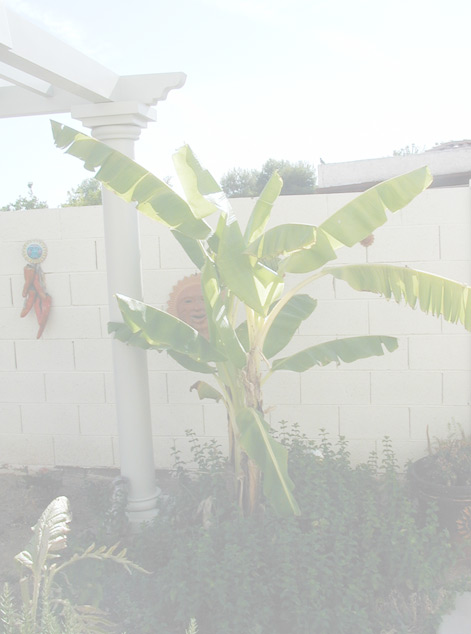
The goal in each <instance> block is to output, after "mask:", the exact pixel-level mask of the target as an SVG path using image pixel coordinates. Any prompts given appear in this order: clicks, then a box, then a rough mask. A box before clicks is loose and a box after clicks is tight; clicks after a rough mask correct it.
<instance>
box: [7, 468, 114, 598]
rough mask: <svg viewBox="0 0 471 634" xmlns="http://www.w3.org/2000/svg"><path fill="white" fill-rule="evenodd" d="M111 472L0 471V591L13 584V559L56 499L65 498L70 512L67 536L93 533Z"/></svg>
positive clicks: (15, 572)
mask: <svg viewBox="0 0 471 634" xmlns="http://www.w3.org/2000/svg"><path fill="white" fill-rule="evenodd" d="M117 475H119V473H118V471H115V470H101V469H100V470H91V469H78V468H77V469H75V468H57V469H52V470H40V471H36V472H34V471H28V470H18V471H5V470H4V471H1V470H0V589H1V588H2V587H3V583H4V582H5V581H8V582H9V583H11V584H15V583H16V582H17V581H18V577H19V567H18V565H17V564H16V562H15V561H14V556H15V555H16V554H18V553H19V552H21V551H22V550H23V549H24V547H25V546H26V545H27V543H28V542H29V540H30V537H31V527H32V526H34V524H36V522H37V520H38V518H39V516H40V515H41V513H42V512H43V510H44V509H45V508H46V506H47V505H48V504H49V503H50V502H51V501H52V500H53V499H54V498H56V497H58V496H60V495H65V496H66V497H68V498H69V501H70V506H71V510H72V523H71V531H72V533H71V535H72V534H73V535H74V537H75V536H77V537H78V536H79V535H80V534H81V533H83V532H86V531H90V532H93V529H94V527H95V526H96V525H97V523H98V522H99V521H102V518H103V507H105V508H106V506H105V505H107V504H108V501H109V499H110V495H111V491H112V481H113V479H114V478H115V477H116V476H117Z"/></svg>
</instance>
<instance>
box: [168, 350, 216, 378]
mask: <svg viewBox="0 0 471 634" xmlns="http://www.w3.org/2000/svg"><path fill="white" fill-rule="evenodd" d="M167 354H168V356H169V357H172V359H174V360H175V361H176V362H177V363H179V364H180V365H181V366H182V367H183V368H185V370H190V371H191V372H198V373H200V374H215V372H216V368H215V367H214V366H212V365H209V363H204V362H202V361H195V359H192V358H191V357H190V356H188V355H187V354H182V353H181V352H176V351H175V350H167Z"/></svg>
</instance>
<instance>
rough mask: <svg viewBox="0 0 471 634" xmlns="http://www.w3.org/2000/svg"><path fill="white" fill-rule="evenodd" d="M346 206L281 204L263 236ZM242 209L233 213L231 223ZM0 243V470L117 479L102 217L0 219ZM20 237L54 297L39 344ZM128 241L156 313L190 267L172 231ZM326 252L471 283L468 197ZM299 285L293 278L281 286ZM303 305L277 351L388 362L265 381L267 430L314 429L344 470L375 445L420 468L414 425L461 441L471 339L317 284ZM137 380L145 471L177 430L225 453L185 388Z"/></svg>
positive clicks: (158, 376)
mask: <svg viewBox="0 0 471 634" xmlns="http://www.w3.org/2000/svg"><path fill="white" fill-rule="evenodd" d="M351 198H353V195H350V194H331V195H325V194H324V195H318V196H316V195H312V196H285V197H282V198H280V199H279V201H278V202H277V204H276V206H275V208H274V210H273V212H272V218H271V221H270V222H271V225H272V226H274V225H276V224H280V223H282V222H312V223H313V224H319V223H320V222H322V220H324V219H325V218H326V217H328V216H329V215H330V214H331V213H333V212H334V211H335V210H336V209H338V208H339V207H341V206H342V205H343V204H345V202H347V201H348V200H349V199H351ZM253 203H254V201H252V200H250V199H238V200H234V201H233V207H234V210H235V212H236V214H237V215H238V217H239V219H240V221H241V223H242V224H244V223H245V221H246V219H247V217H248V215H249V213H250V210H251V209H252V206H253ZM0 235H1V236H2V248H1V250H0V466H1V465H21V466H24V465H29V466H34V465H41V466H52V465H74V466H83V467H88V466H94V467H97V466H98V467H111V466H118V465H119V450H118V437H117V429H116V416H115V406H114V386H113V376H112V364H111V350H110V341H109V339H108V335H107V329H106V324H107V320H108V308H107V305H106V301H107V300H106V270H105V257H104V239H103V222H102V212H101V207H84V208H73V207H72V208H65V209H49V210H32V211H19V212H2V213H1V214H0ZM32 238H40V239H42V240H44V241H45V242H46V244H47V246H48V257H47V259H46V261H45V262H44V264H43V269H44V272H45V274H46V284H47V287H48V291H49V293H50V294H51V296H52V298H53V308H52V311H51V315H50V320H49V323H48V325H47V327H46V330H45V332H44V334H43V338H42V339H40V340H39V341H38V340H36V332H37V324H36V320H35V318H34V317H33V316H32V315H28V316H27V317H26V318H24V319H20V317H19V313H20V311H21V307H22V304H23V298H22V296H21V290H22V286H23V267H24V265H25V262H24V260H23V257H22V246H23V244H24V242H26V241H27V240H30V239H32ZM141 243H142V263H143V280H144V293H145V300H146V301H147V302H149V303H152V304H153V305H156V306H158V307H165V306H166V304H167V301H168V297H169V294H170V292H171V290H172V288H173V286H174V284H175V283H176V282H177V281H178V280H180V279H181V278H182V277H184V276H185V275H188V274H190V273H193V272H194V266H193V265H192V263H191V262H190V261H189V260H188V258H187V257H186V256H185V254H184V253H183V252H182V250H181V249H180V247H179V246H178V245H177V243H176V242H175V240H174V239H173V237H172V236H171V234H170V232H169V231H168V230H167V229H166V228H165V227H163V226H162V225H159V224H158V223H154V222H152V221H150V220H149V219H147V218H145V217H141ZM338 254H339V259H338V260H337V262H345V263H351V262H389V263H394V264H398V265H402V264H409V265H410V266H413V267H415V268H419V269H421V270H425V271H430V272H432V273H438V274H441V275H444V276H446V277H449V278H453V279H457V280H459V281H461V282H464V283H467V284H471V193H470V189H469V188H467V187H462V188H449V189H433V190H429V191H426V192H424V194H422V195H421V196H420V197H419V198H418V199H416V200H415V201H414V202H413V203H411V204H410V205H409V206H408V207H407V208H406V209H405V210H402V211H400V212H397V213H396V214H394V215H393V216H392V217H391V218H390V221H389V222H388V224H387V225H385V226H384V227H382V228H381V229H379V230H378V231H376V233H375V242H374V244H373V245H372V246H370V247H368V249H365V248H364V247H362V246H360V245H358V246H356V247H354V248H353V249H350V250H348V249H344V250H341V251H339V252H338ZM298 281H299V279H298V278H297V277H295V276H292V277H291V278H290V279H288V280H287V286H292V285H293V284H295V283H297V282H298ZM306 291H307V292H310V293H311V294H312V295H313V296H314V297H316V298H317V299H318V300H319V304H318V307H317V309H316V310H315V311H314V313H313V314H312V316H311V317H310V318H309V319H308V320H307V321H306V322H304V323H303V324H302V326H301V327H300V329H299V332H298V333H297V334H296V336H295V338H294V340H293V342H292V345H291V347H290V348H289V349H288V350H287V351H286V352H289V351H293V352H294V351H296V350H300V349H302V348H304V347H307V346H309V345H314V344H315V343H318V342H320V341H327V340H329V339H332V338H336V337H343V336H355V335H365V334H386V335H395V336H397V337H398V338H399V349H398V350H397V351H396V352H394V353H392V354H389V353H387V355H385V356H384V357H378V358H373V359H366V360H363V361H359V362H357V363H355V364H350V365H341V366H339V367H335V366H327V367H326V368H315V369H313V370H311V371H309V372H307V373H305V374H302V375H298V374H296V373H291V372H279V373H277V374H275V375H274V376H273V377H272V378H271V380H270V381H269V382H267V384H266V389H265V399H264V403H265V405H266V407H267V408H271V409H270V414H269V416H270V421H271V423H272V425H273V426H274V427H277V426H278V424H279V422H280V420H282V419H286V420H287V421H289V422H292V423H294V422H297V423H299V425H300V427H301V429H302V431H303V432H305V433H306V434H307V435H308V436H309V437H316V436H317V435H318V433H319V430H320V428H325V429H326V430H327V431H329V432H330V433H331V434H332V435H333V436H334V437H335V436H337V435H338V434H342V435H345V436H346V437H347V438H348V439H349V441H350V450H351V453H352V455H353V458H354V459H355V460H363V459H366V458H367V456H368V453H369V452H370V451H371V450H374V449H376V450H378V451H380V450H381V439H382V437H384V436H385V435H388V436H390V437H392V439H393V441H394V447H395V449H396V452H397V454H398V457H399V459H400V461H401V462H404V461H405V460H407V459H408V458H415V457H419V456H421V455H423V453H424V450H425V447H426V429H427V427H429V430H430V435H431V437H433V436H445V435H446V434H447V426H448V424H449V423H450V422H452V421H455V422H457V423H459V424H460V425H461V426H462V427H463V429H464V430H465V431H466V432H468V433H470V432H471V407H470V395H471V338H470V335H469V334H468V333H466V332H465V331H464V329H463V328H462V327H460V326H456V325H450V324H447V323H446V322H444V321H443V320H442V319H437V318H435V317H431V316H427V315H423V314H422V313H420V312H418V311H412V310H411V309H409V308H407V307H403V306H397V305H396V304H395V303H394V302H387V301H385V300H384V299H382V298H379V297H377V296H376V295H373V294H370V293H361V294H360V293H357V292H355V291H353V290H352V289H350V287H348V286H347V285H346V284H345V283H343V282H341V281H336V282H335V283H334V282H333V281H332V280H331V279H328V278H327V277H325V278H323V279H322V280H320V281H319V282H318V283H317V284H313V285H312V287H310V288H308V289H306ZM284 354H285V352H283V355H284ZM149 371H150V372H149V381H150V394H151V407H152V416H153V422H152V425H153V432H154V452H155V458H156V465H157V467H158V468H168V467H171V466H172V463H173V459H172V455H171V454H172V449H173V447H174V446H175V447H176V448H177V449H178V450H180V451H181V452H182V454H183V457H188V456H189V445H188V438H187V437H186V435H185V430H186V429H189V428H191V429H193V430H194V431H195V433H196V434H197V435H198V436H199V437H201V438H202V439H209V438H213V437H216V438H218V439H219V440H220V442H221V444H222V446H223V448H225V447H226V446H227V440H226V417H225V412H224V410H223V408H222V407H220V406H218V405H215V404H212V403H209V402H208V403H206V402H205V401H203V402H201V401H199V400H198V398H197V396H196V394H195V392H190V391H189V387H190V386H191V385H192V383H194V381H195V380H196V379H197V377H196V376H195V375H194V374H192V373H190V372H188V371H186V370H183V369H181V368H180V366H178V365H177V364H176V363H175V362H173V361H172V360H171V359H169V358H168V357H167V356H166V355H165V353H162V354H158V353H155V352H153V353H149ZM205 378H206V379H207V377H205Z"/></svg>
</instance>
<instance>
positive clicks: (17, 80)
mask: <svg viewBox="0 0 471 634" xmlns="http://www.w3.org/2000/svg"><path fill="white" fill-rule="evenodd" d="M0 78H1V79H5V80H6V81H7V82H10V83H11V84H14V85H15V86H19V87H20V88H26V89H27V90H31V91H32V92H35V93H37V94H39V95H43V96H46V97H47V96H48V95H52V92H53V88H52V85H51V84H48V83H47V82H46V81H43V80H42V79H38V78H37V77H33V76H32V75H28V73H24V72H23V71H22V70H18V69H17V68H12V67H11V66H8V64H5V63H4V62H0Z"/></svg>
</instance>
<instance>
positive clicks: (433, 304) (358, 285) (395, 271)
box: [326, 264, 471, 330]
mask: <svg viewBox="0 0 471 634" xmlns="http://www.w3.org/2000/svg"><path fill="white" fill-rule="evenodd" d="M326 272H327V273H330V274H331V275H333V276H334V277H335V278H337V279H339V280H344V281H345V282H347V283H348V284H349V285H350V286H351V287H352V288H354V289H355V290H357V291H370V292H372V293H379V294H381V295H384V297H386V298H387V299H390V298H391V297H393V298H394V299H395V301H396V302H400V301H401V300H404V301H405V302H406V304H408V305H409V306H410V307H411V308H415V307H416V306H419V308H420V309H421V310H422V311H423V312H424V313H431V314H432V315H435V316H436V317H439V316H442V317H443V318H444V319H445V320H446V321H450V322H452V323H458V322H459V323H461V324H463V326H464V327H465V328H466V330H471V287H470V286H466V285H465V284H460V283H459V282H455V281H453V280H448V279H446V278H444V277H440V276H439V275H432V274H431V273H425V272H424V271H416V270H415V269H410V268H408V267H403V266H393V265H389V264H355V265H349V266H336V267H331V268H328V269H326Z"/></svg>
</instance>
